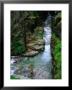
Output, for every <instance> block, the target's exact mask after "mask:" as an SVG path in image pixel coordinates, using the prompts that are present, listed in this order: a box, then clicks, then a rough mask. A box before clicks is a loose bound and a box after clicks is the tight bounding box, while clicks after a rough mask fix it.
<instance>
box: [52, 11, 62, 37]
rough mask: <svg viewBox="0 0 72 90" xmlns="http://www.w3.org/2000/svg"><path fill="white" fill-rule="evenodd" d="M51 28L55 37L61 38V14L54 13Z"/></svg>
mask: <svg viewBox="0 0 72 90" xmlns="http://www.w3.org/2000/svg"><path fill="white" fill-rule="evenodd" d="M52 28H53V31H54V32H55V34H56V36H58V37H59V38H61V12H58V13H56V15H55V16H54V18H53V21H52Z"/></svg>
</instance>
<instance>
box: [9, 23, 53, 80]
mask: <svg viewBox="0 0 72 90" xmlns="http://www.w3.org/2000/svg"><path fill="white" fill-rule="evenodd" d="M43 39H44V41H45V49H44V51H43V52H41V53H39V54H38V55H36V56H34V57H14V56H12V57H11V65H10V68H11V70H10V74H11V75H14V76H15V77H17V78H20V79H52V57H51V47H50V43H51V28H50V26H48V25H45V26H44V37H43Z"/></svg>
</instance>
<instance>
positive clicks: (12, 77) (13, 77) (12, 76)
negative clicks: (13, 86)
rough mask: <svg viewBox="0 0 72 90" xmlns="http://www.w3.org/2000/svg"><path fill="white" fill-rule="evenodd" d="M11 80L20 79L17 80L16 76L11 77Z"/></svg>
mask: <svg viewBox="0 0 72 90" xmlns="http://www.w3.org/2000/svg"><path fill="white" fill-rule="evenodd" d="M10 78H11V79H19V78H17V77H16V76H14V75H11V77H10Z"/></svg>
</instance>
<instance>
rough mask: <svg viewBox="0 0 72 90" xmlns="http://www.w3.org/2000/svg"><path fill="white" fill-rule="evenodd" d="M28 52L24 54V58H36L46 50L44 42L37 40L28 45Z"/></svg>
mask: <svg viewBox="0 0 72 90" xmlns="http://www.w3.org/2000/svg"><path fill="white" fill-rule="evenodd" d="M27 47H28V50H27V51H26V53H24V54H23V55H24V56H35V55H37V54H38V53H40V52H41V51H43V50H44V40H37V41H35V42H33V43H29V44H28V45H27Z"/></svg>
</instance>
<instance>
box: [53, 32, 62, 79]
mask: <svg viewBox="0 0 72 90" xmlns="http://www.w3.org/2000/svg"><path fill="white" fill-rule="evenodd" d="M52 39H53V40H54V48H53V56H54V78H55V79H61V41H60V39H59V38H58V37H56V35H55V34H54V33H53V34H52Z"/></svg>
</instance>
